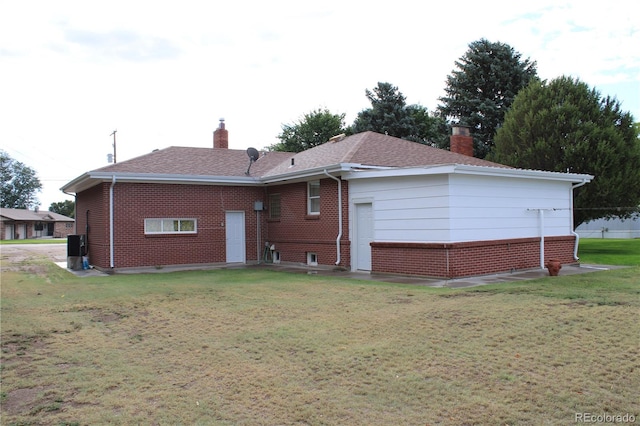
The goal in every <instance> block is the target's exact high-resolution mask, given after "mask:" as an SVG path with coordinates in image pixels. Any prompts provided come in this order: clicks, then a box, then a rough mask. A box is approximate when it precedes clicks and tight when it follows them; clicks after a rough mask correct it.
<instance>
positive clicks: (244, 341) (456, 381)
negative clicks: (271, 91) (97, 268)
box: [0, 241, 640, 425]
mask: <svg viewBox="0 0 640 426" xmlns="http://www.w3.org/2000/svg"><path fill="white" fill-rule="evenodd" d="M583 243H584V241H583ZM581 246H582V247H583V248H588V247H589V244H585V245H581ZM591 248H592V249H593V248H594V246H591ZM587 251H588V250H587ZM638 253H639V252H636V253H635V254H634V253H631V254H630V256H631V258H632V259H633V258H634V255H635V258H636V260H637V257H638V256H640V254H638ZM583 255H584V258H585V259H584V261H586V259H588V258H590V257H592V256H593V257H594V258H597V257H598V256H599V255H598V254H597V253H594V252H592V253H583ZM623 255H624V254H623ZM607 259H608V258H607ZM2 262H3V263H2V266H3V273H2V289H1V291H2V294H1V296H2V299H1V309H2V311H1V313H2V324H1V325H2V327H1V332H2V333H1V336H2V352H1V356H2V358H1V360H2V393H1V395H0V398H1V402H2V412H1V414H2V424H3V425H14V424H15V425H30V424H34V425H35V424H38V425H40V424H45V425H94V424H106V423H108V424H113V425H119V424H122V425H129V424H185V425H192V424H201V425H210V424H213V425H275V424H278V425H390V424H402V425H425V424H426V425H449V424H451V425H462V424H468V425H471V424H496V425H498V424H500V425H505V424H508V425H541V424H569V423H573V422H574V420H575V418H576V417H575V416H576V413H592V414H595V415H603V414H609V415H625V414H627V415H630V416H634V417H635V419H636V422H638V421H640V420H639V419H640V399H639V398H638V395H640V354H639V350H638V348H639V345H640V322H639V321H638V314H639V313H640V266H635V267H631V268H624V269H619V270H613V271H602V272H594V273H589V274H583V275H573V276H560V277H548V278H544V279H540V280H535V281H529V282H520V283H517V284H500V285H494V286H483V287H475V288H470V289H461V290H452V289H434V288H427V287H417V286H406V285H392V284H384V283H375V282H369V281H366V282H365V281H357V280H352V279H350V280H335V279H328V278H326V277H322V276H319V275H301V274H287V273H281V272H273V271H266V270H255V269H251V270H216V271H189V272H179V273H163V274H145V275H115V276H109V277H91V278H78V277H75V276H73V275H72V274H70V273H68V272H66V271H64V270H62V269H60V268H58V267H56V266H55V265H53V264H52V263H50V262H48V261H46V260H44V259H40V258H31V259H27V260H24V261H23V262H22V263H21V264H20V265H8V264H7V260H6V259H3V260H2ZM589 262H594V263H598V262H597V260H589ZM599 263H614V262H612V261H610V260H608V261H606V262H604V261H602V262H599ZM16 266H17V267H19V269H21V270H14V269H17V268H15V267H16ZM627 418H628V417H627Z"/></svg>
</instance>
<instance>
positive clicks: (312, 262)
mask: <svg viewBox="0 0 640 426" xmlns="http://www.w3.org/2000/svg"><path fill="white" fill-rule="evenodd" d="M307 265H309V266H318V255H317V254H316V253H311V252H308V253H307Z"/></svg>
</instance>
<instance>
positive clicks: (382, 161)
mask: <svg viewBox="0 0 640 426" xmlns="http://www.w3.org/2000/svg"><path fill="white" fill-rule="evenodd" d="M290 159H293V161H294V167H295V170H296V171H303V170H309V169H317V168H322V167H330V166H334V165H337V164H343V163H349V164H360V165H363V166H371V167H375V166H377V167H417V166H431V165H438V164H467V165H475V166H490V167H506V166H504V165H501V164H497V163H492V162H490V161H486V160H482V159H479V158H474V157H469V156H466V155H462V154H457V153H453V152H449V151H446V150H443V149H438V148H433V147H430V146H427V145H422V144H419V143H416V142H411V141H407V140H404V139H398V138H395V137H393V136H387V135H382V134H380V133H375V132H363V133H358V134H356V135H353V136H348V137H345V138H343V139H339V138H338V139H336V140H333V141H329V142H326V143H324V144H322V145H319V146H316V147H314V148H311V149H308V150H306V151H303V152H300V153H297V154H296V153H290V152H264V153H262V154H261V155H260V158H258V160H257V161H256V162H255V163H253V164H252V165H251V176H253V177H261V176H276V175H279V174H284V173H287V174H288V173H290V172H291V168H292V167H291V161H290ZM248 166H249V157H248V156H247V153H246V151H244V150H237V149H219V148H213V149H212V148H189V147H179V146H172V147H169V148H166V149H162V150H157V151H154V152H151V153H149V154H146V155H143V156H140V157H136V158H132V159H130V160H127V161H123V162H120V163H117V164H111V165H109V166H106V167H102V168H100V169H98V170H96V171H100V172H108V173H150V174H174V175H196V176H245V173H246V171H247V169H248Z"/></svg>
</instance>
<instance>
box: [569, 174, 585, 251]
mask: <svg viewBox="0 0 640 426" xmlns="http://www.w3.org/2000/svg"><path fill="white" fill-rule="evenodd" d="M586 184H587V180H586V179H583V180H582V182H580V183H576V184H575V185H571V233H572V234H573V236H574V237H576V243H575V245H574V246H573V259H574V260H576V261H579V260H580V258H579V257H578V245H579V244H580V235H578V233H577V232H576V231H575V229H573V190H574V189H576V188H579V187H581V186H582V185H586Z"/></svg>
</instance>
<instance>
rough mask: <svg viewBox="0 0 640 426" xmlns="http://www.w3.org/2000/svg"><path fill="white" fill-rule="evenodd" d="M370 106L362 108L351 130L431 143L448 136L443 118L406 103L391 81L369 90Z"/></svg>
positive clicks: (441, 141)
mask: <svg viewBox="0 0 640 426" xmlns="http://www.w3.org/2000/svg"><path fill="white" fill-rule="evenodd" d="M365 93H366V95H367V99H369V102H371V108H368V109H365V110H362V111H360V112H359V113H358V116H357V117H356V119H355V120H354V123H353V125H352V126H351V130H350V131H351V133H360V132H365V131H369V130H370V131H374V132H378V133H383V134H387V135H389V136H394V137H397V138H400V139H406V140H411V141H414V142H420V143H423V144H429V145H438V144H442V143H443V139H448V128H447V124H446V122H445V121H444V119H443V118H441V117H437V116H435V115H432V114H429V112H428V111H427V109H426V108H424V107H423V106H421V105H407V103H406V98H405V96H404V95H403V94H402V93H401V92H400V91H399V90H398V88H397V87H396V86H393V85H392V84H390V83H380V82H379V83H378V86H377V87H375V88H374V89H373V91H371V90H368V89H367V90H366V92H365Z"/></svg>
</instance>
